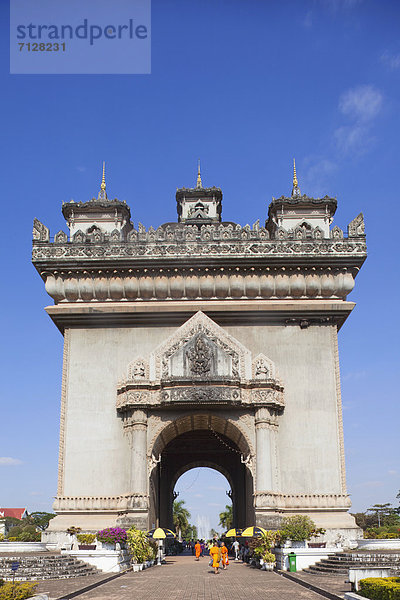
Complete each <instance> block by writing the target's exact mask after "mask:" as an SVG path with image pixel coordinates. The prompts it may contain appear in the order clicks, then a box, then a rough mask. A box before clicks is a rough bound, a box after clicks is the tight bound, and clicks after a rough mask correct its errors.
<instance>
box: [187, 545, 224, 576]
mask: <svg viewBox="0 0 400 600" xmlns="http://www.w3.org/2000/svg"><path fill="white" fill-rule="evenodd" d="M194 551H195V556H196V560H199V559H200V554H201V544H200V542H199V540H197V542H196V544H195V546H194ZM210 556H211V560H210V567H211V566H212V567H213V569H214V573H216V574H218V573H219V565H220V564H221V563H222V568H223V569H226V568H227V566H228V565H229V558H228V548H227V547H226V546H225V542H217V541H216V540H215V541H214V542H212V546H211V548H210Z"/></svg>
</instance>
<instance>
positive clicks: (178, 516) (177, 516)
mask: <svg viewBox="0 0 400 600" xmlns="http://www.w3.org/2000/svg"><path fill="white" fill-rule="evenodd" d="M184 504H185V501H184V500H175V501H174V504H173V512H172V515H173V520H174V527H175V531H176V534H177V536H178V537H179V538H181V537H182V531H183V532H185V531H186V529H187V528H188V527H189V519H190V512H189V511H188V509H187V508H184V506H183V505H184Z"/></svg>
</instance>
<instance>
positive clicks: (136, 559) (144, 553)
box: [126, 526, 157, 571]
mask: <svg viewBox="0 0 400 600" xmlns="http://www.w3.org/2000/svg"><path fill="white" fill-rule="evenodd" d="M126 534H127V543H128V552H129V554H130V555H131V561H132V562H133V563H134V565H135V566H136V567H137V569H134V570H138V571H139V570H141V569H142V568H143V565H144V564H145V563H146V562H147V561H151V562H153V561H155V559H156V557H157V546H156V544H154V542H150V540H149V539H148V537H147V536H146V534H145V532H144V531H141V530H140V529H137V528H136V527H134V526H133V527H130V528H129V529H128V531H127V532H126Z"/></svg>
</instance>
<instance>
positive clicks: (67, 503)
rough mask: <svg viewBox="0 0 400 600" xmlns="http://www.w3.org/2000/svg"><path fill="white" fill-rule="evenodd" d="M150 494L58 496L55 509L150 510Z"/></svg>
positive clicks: (95, 510)
mask: <svg viewBox="0 0 400 600" xmlns="http://www.w3.org/2000/svg"><path fill="white" fill-rule="evenodd" d="M148 506H149V496H148V495H146V494H124V495H121V496H56V498H55V501H54V504H53V509H54V510H55V511H56V512H57V513H58V514H60V513H63V512H67V513H71V512H72V513H84V512H87V511H90V512H97V511H98V512H111V513H118V512H121V511H124V510H130V509H132V508H134V509H135V510H139V511H140V510H148Z"/></svg>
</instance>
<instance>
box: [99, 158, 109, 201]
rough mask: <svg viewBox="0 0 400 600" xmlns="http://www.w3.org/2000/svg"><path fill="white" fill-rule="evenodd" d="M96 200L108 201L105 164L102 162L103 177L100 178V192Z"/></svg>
mask: <svg viewBox="0 0 400 600" xmlns="http://www.w3.org/2000/svg"><path fill="white" fill-rule="evenodd" d="M97 200H108V198H107V192H106V163H105V162H103V176H102V178H101V184H100V191H99V195H98V196H97Z"/></svg>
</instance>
